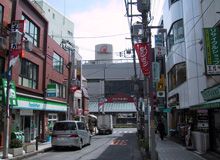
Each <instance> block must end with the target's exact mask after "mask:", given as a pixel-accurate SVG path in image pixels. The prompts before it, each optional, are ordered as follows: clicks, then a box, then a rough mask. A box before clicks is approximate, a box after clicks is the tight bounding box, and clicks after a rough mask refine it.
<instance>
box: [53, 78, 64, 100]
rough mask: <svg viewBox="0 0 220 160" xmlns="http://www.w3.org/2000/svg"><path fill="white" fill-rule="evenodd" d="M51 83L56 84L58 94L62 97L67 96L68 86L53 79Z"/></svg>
mask: <svg viewBox="0 0 220 160" xmlns="http://www.w3.org/2000/svg"><path fill="white" fill-rule="evenodd" d="M51 83H54V84H56V95H57V97H60V98H66V86H65V85H63V84H60V83H57V82H55V81H52V80H51Z"/></svg>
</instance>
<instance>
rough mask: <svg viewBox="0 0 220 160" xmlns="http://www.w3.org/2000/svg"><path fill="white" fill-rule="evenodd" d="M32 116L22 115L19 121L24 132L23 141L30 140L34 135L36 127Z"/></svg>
mask: <svg viewBox="0 0 220 160" xmlns="http://www.w3.org/2000/svg"><path fill="white" fill-rule="evenodd" d="M33 119H34V116H22V117H21V123H22V131H23V132H24V141H25V142H31V141H33V140H34V139H35V137H36V133H35V132H36V131H35V130H36V129H35V127H34V126H35V125H34V121H33Z"/></svg>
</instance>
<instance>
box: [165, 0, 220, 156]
mask: <svg viewBox="0 0 220 160" xmlns="http://www.w3.org/2000/svg"><path fill="white" fill-rule="evenodd" d="M219 6H220V2H219V1H218V0H213V1H212V0H208V1H200V0H195V1H184V0H167V1H165V4H164V9H163V24H164V28H165V29H167V51H168V53H167V58H166V74H167V76H166V77H167V102H168V107H169V108H171V109H172V111H171V113H169V114H168V126H169V129H176V130H177V133H178V136H179V137H180V138H183V140H184V138H185V133H184V132H185V131H186V128H187V127H188V126H189V125H191V129H192V137H193V140H194V144H193V145H194V146H193V147H194V148H196V149H197V150H198V151H199V152H201V153H204V152H206V151H207V150H208V149H212V150H214V151H217V152H219V144H220V143H219V142H220V141H219V138H218V137H219V132H218V131H217V130H218V128H219V123H218V121H219V117H218V114H219V111H218V108H219V100H218V99H219V94H217V95H216V93H214V92H213V87H215V86H216V85H217V86H218V85H219V78H220V77H219V71H218V69H216V68H218V65H219V64H218V63H219V62H215V63H214V64H209V63H212V61H213V59H212V58H213V57H212V58H211V59H210V57H209V61H207V58H208V56H210V54H214V53H212V52H211V51H209V50H207V46H209V45H210V43H211V44H215V42H212V40H213V39H210V40H207V34H205V33H206V31H205V29H204V28H209V29H210V28H211V31H212V30H213V29H214V30H215V31H216V33H214V34H215V35H217V34H218V33H217V32H219V14H218V12H219V9H220V8H219ZM215 39H216V41H219V36H216V38H215ZM214 47H215V46H214ZM214 47H211V48H212V50H214V51H213V52H217V53H215V54H216V55H217V57H219V54H220V52H219V50H217V49H215V48H214ZM217 48H219V47H217ZM216 55H215V56H214V57H216ZM213 67H214V68H213ZM210 70H211V71H210ZM215 89H216V88H214V90H215ZM207 90H208V92H209V93H208V92H207ZM204 92H206V94H205V93H204ZM211 92H213V94H214V97H211V98H208V99H207V97H206V96H207V94H212V93H211ZM209 96H210V95H209ZM214 99H215V100H214ZM216 101H217V102H216ZM206 103H209V105H206ZM199 139H200V141H199Z"/></svg>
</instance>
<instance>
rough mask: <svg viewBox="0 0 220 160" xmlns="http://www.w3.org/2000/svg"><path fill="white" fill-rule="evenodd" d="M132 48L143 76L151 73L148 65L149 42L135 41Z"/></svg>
mask: <svg viewBox="0 0 220 160" xmlns="http://www.w3.org/2000/svg"><path fill="white" fill-rule="evenodd" d="M134 48H135V50H136V52H137V55H138V59H139V63H140V66H141V70H142V72H143V74H144V75H145V76H149V75H150V73H151V67H150V65H151V64H150V46H149V43H136V44H135V45H134Z"/></svg>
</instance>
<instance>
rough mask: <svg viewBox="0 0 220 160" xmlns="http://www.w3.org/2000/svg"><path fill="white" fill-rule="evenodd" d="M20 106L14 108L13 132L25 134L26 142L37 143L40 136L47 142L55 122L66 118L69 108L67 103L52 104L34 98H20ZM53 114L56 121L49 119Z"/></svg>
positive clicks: (18, 98)
mask: <svg viewBox="0 0 220 160" xmlns="http://www.w3.org/2000/svg"><path fill="white" fill-rule="evenodd" d="M17 100H18V105H17V106H13V108H12V121H11V122H12V125H11V132H23V134H24V142H32V141H35V139H36V137H37V136H39V137H40V139H41V140H45V139H46V138H47V137H46V134H47V133H48V131H49V128H48V127H52V126H53V124H50V123H51V122H52V123H54V122H55V120H58V117H59V116H60V118H61V119H63V117H65V113H66V110H67V106H66V104H65V103H59V102H51V101H46V100H43V99H37V98H32V97H24V96H18V97H17ZM50 113H53V116H52V117H53V118H54V117H55V116H54V115H56V118H54V119H48V118H49V117H51V115H52V114H50Z"/></svg>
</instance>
